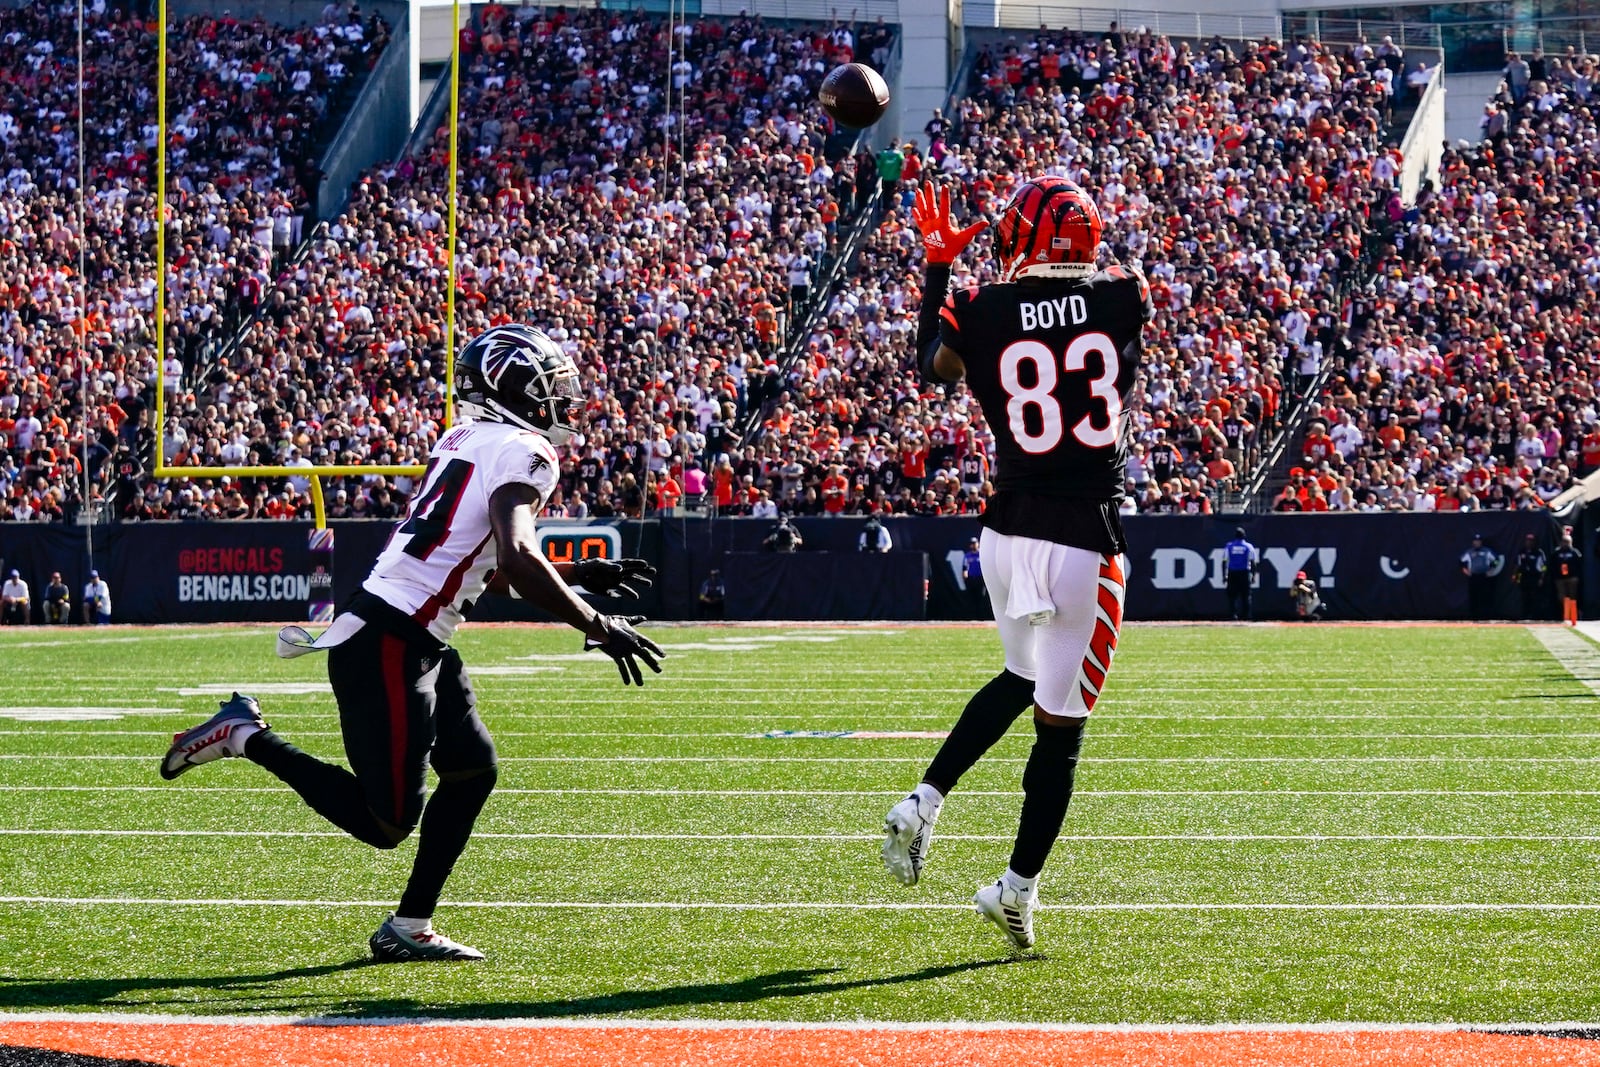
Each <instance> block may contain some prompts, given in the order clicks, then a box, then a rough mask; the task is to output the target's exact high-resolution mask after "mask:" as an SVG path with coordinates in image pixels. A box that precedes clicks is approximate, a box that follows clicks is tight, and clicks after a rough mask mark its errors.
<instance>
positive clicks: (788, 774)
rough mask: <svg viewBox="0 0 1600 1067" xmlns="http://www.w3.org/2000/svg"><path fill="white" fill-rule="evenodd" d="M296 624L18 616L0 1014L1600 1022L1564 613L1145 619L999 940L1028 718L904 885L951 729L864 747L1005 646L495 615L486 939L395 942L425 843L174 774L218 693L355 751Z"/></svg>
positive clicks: (1586, 761)
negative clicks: (632, 636)
mask: <svg viewBox="0 0 1600 1067" xmlns="http://www.w3.org/2000/svg"><path fill="white" fill-rule="evenodd" d="M273 629H274V628H272V627H258V628H218V629H209V630H206V629H177V628H174V629H154V630H130V629H115V630H99V631H94V632H92V633H91V632H84V631H81V630H73V631H59V630H43V629H30V630H23V631H17V630H11V631H5V632H0V662H3V663H4V665H5V666H4V672H3V674H4V689H3V691H0V794H3V805H0V1009H5V1010H9V1011H21V1010H39V1011H45V1010H52V1011H126V1012H142V1013H152V1012H153V1013H166V1012H181V1013H187V1014H196V1013H200V1014H204V1013H223V1014H228V1015H243V1014H255V1013H268V1014H275V1015H295V1016H397V1015H428V1016H446V1017H533V1018H539V1017H565V1016H603V1017H611V1018H656V1019H759V1020H857V1019H872V1020H905V1021H915V1020H1009V1021H1026V1022H1045V1021H1078V1022H1094V1023H1181V1022H1223V1021H1238V1022H1303V1021H1329V1020H1365V1021H1393V1022H1400V1021H1412V1022H1443V1021H1470V1022H1483V1023H1490V1022H1530V1023H1532V1022H1540V1021H1556V1020H1580V1019H1593V1018H1596V1017H1600V986H1597V983H1596V982H1595V981H1594V979H1593V966H1592V963H1593V959H1594V953H1595V946H1596V945H1597V943H1600V912H1597V911H1596V910H1592V909H1595V908H1597V907H1600V870H1597V869H1596V859H1597V856H1600V705H1597V704H1596V699H1595V695H1594V693H1593V692H1591V690H1590V688H1589V686H1588V685H1587V684H1586V680H1587V681H1596V680H1600V656H1597V655H1596V650H1595V649H1594V647H1593V646H1591V645H1589V644H1588V643H1587V642H1586V641H1585V640H1584V639H1583V638H1581V637H1578V636H1577V635H1575V634H1572V633H1570V632H1568V631H1563V630H1559V629H1556V628H1549V629H1545V630H1542V631H1534V630H1529V629H1526V628H1523V627H1486V628H1467V627H1426V626H1419V627H1332V626H1326V627H1325V626H1316V627H1306V628H1295V627H1279V626H1261V627H1198V626H1197V627H1183V626H1131V627H1129V628H1128V630H1127V631H1126V632H1125V634H1124V637H1123V642H1122V647H1121V648H1120V650H1119V652H1118V656H1117V661H1116V667H1115V669H1114V671H1113V673H1112V677H1111V680H1110V682H1109V683H1108V689H1107V694H1106V696H1104V697H1103V698H1102V700H1101V702H1100V704H1099V706H1098V707H1097V708H1096V710H1095V713H1094V717H1093V720H1092V722H1091V725H1090V728H1089V735H1088V740H1087V742H1086V745H1085V750H1084V760H1083V763H1082V765H1081V767H1080V770H1079V775H1078V793H1077V795H1076V796H1075V798H1074V800H1073V803H1072V809H1071V811H1070V812H1069V814H1068V818H1067V827H1066V831H1065V834H1064V835H1063V838H1062V840H1061V842H1060V843H1059V844H1058V846H1057V848H1056V851H1055V853H1054V855H1053V856H1052V858H1051V862H1050V865H1049V866H1048V867H1047V869H1046V872H1045V879H1044V883H1043V886H1042V899H1043V900H1044V901H1045V903H1046V904H1047V905H1048V909H1047V910H1045V911H1044V912H1042V913H1041V914H1040V916H1039V919H1038V930H1039V937H1040V943H1039V951H1038V952H1037V953H1035V954H1033V955H1029V956H1025V957H1013V956H1012V955H1011V954H1010V953H1008V952H1007V951H1006V949H1005V947H1004V945H1003V942H1002V939H1001V938H1000V936H999V934H998V932H997V931H996V930H994V929H993V928H992V927H990V926H989V925H987V924H986V923H984V922H983V921H981V920H980V919H978V918H977V917H975V916H974V915H973V914H972V913H971V910H970V907H969V901H970V898H971V895H972V893H973V891H974V890H975V889H976V888H977V887H978V886H979V885H980V884H982V883H984V882H987V881H989V880H992V879H993V878H994V877H995V876H996V875H997V874H998V873H999V872H1000V871H1002V870H1003V869H1004V867H1005V862H1006V858H1007V855H1008V853H1009V849H1010V840H1011V833H1012V831H1013V830H1014V828H1015V819H1016V814H1017V810H1018V807H1019V805H1020V802H1021V796H1020V792H1019V790H1020V784H1019V783H1020V779H1021V775H1022V766H1023V762H1024V760H1025V759H1026V756H1027V752H1028V745H1029V743H1030V741H1031V733H1032V731H1031V727H1030V726H1029V725H1028V724H1027V722H1026V721H1023V722H1021V723H1019V724H1018V726H1017V727H1016V728H1015V729H1014V730H1013V732H1012V733H1011V735H1010V736H1008V737H1007V738H1006V739H1005V740H1004V741H1003V742H1002V743H1001V744H1000V745H999V746H997V748H996V749H995V750H994V751H993V753H991V755H990V757H989V759H987V760H986V761H985V762H983V763H981V764H980V765H979V766H978V767H977V768H976V769H975V770H974V771H973V772H972V773H971V774H970V775H969V776H968V778H967V779H966V780H964V781H963V782H962V785H961V788H960V790H958V791H957V792H956V793H955V794H954V795H953V796H952V798H951V800H950V802H949V803H948V804H947V806H946V808H945V813H944V816H943V818H942V819H941V821H940V823H939V833H938V836H937V838H936V842H935V845H934V848H933V851H932V855H931V858H930V864H929V867H928V869H927V871H926V872H925V875H924V878H923V882H922V884H921V885H920V886H919V887H917V888H916V889H905V888H903V887H901V886H899V885H897V884H894V883H892V882H891V881H890V880H889V878H888V877H887V875H886V874H885V872H884V871H883V869H882V866H881V863H880V861H879V858H878V842H879V834H878V827H879V826H880V824H881V819H882V816H883V812H884V811H885V810H886V809H887V808H888V807H889V805H890V804H892V803H893V802H894V801H895V800H897V799H898V798H899V797H901V796H903V795H904V794H905V792H906V791H907V790H908V789H909V788H910V787H911V786H912V785H914V784H915V783H916V781H917V780H918V777H919V775H920V773H921V771H922V768H923V766H924V764H925V762H926V760H927V759H928V758H929V757H930V756H931V755H932V753H933V751H934V750H935V748H936V747H937V745H938V740H937V739H936V738H934V737H929V736H902V737H872V736H839V735H848V734H851V733H856V734H874V733H876V734H883V733H888V734H897V733H899V734H912V735H916V734H927V733H930V732H937V731H943V730H945V729H947V728H948V727H949V725H950V724H951V723H952V722H953V721H954V718H955V716H956V714H957V713H958V712H959V710H960V708H961V707H962V705H963V704H964V703H965V700H966V698H967V696H968V695H969V694H970V692H971V691H972V690H973V689H974V688H975V687H976V686H978V685H980V684H981V683H982V682H983V681H985V680H986V679H987V678H988V677H990V676H991V675H992V674H993V673H994V671H995V670H996V669H997V667H998V658H997V642H996V639H995V637H994V635H993V633H992V631H991V630H989V629H986V628H982V627H938V628H935V627H928V628H922V627H904V628H890V627H885V628H846V627H835V628H827V627H803V626H795V627H771V628H763V629H748V628H737V629H735V628H703V627H697V628H690V627H685V628H670V629H669V628H658V629H657V630H656V631H655V632H656V634H657V636H658V637H659V638H660V639H661V641H662V643H663V644H664V645H666V646H667V647H668V649H669V652H670V655H671V658H670V659H669V660H668V661H667V672H666V673H665V674H664V675H662V676H660V677H659V678H657V677H652V678H650V681H649V684H648V685H647V686H646V687H645V688H644V689H643V690H642V691H641V690H635V689H625V688H623V687H622V686H620V685H619V684H617V677H616V672H615V669H614V668H613V667H612V665H611V664H610V662H609V661H607V660H604V659H602V658H600V657H598V656H594V655H590V656H585V655H582V654H580V653H577V652H576V651H575V648H576V646H577V644H578V640H577V638H575V636H574V635H573V634H571V633H570V632H566V631H561V630H555V629H545V628H512V627H507V628H501V627H484V628H469V629H467V630H465V631H464V632H463V633H462V634H461V635H460V637H459V640H458V642H457V643H458V646H459V647H460V648H461V650H462V652H463V654H464V656H465V657H466V661H467V663H468V664H469V667H471V668H472V669H473V675H474V679H475V683H476V686H477V689H478V695H479V700H480V706H481V708H482V711H483V714H484V717H485V719H486V720H487V722H488V723H489V726H490V728H491V730H492V731H493V732H494V734H495V737H496V740H497V743H498V745H499V748H500V753H501V757H502V760H503V764H502V768H501V777H500V789H499V791H498V792H497V793H496V795H495V796H494V797H493V798H492V799H491V800H490V802H489V806H488V808H487V810H486V811H485V813H484V817H483V819H482V820H481V821H480V823H479V833H478V835H477V836H476V837H475V838H474V841H473V843H472V844H471V846H470V847H469V848H468V851H467V853H466V855H465V856H464V857H463V859H462V862H461V864H460V865H459V867H458V868H457V871H456V874H455V876H454V877H453V878H452V880H451V882H450V884H449V885H448V886H447V888H446V897H445V899H446V903H445V905H444V906H443V907H441V909H440V912H439V915H438V917H437V921H438V923H439V925H440V927H441V928H442V929H444V930H445V931H446V932H448V933H450V934H451V935H452V936H455V937H457V938H458V939H461V940H464V941H467V942H470V943H472V944H475V945H477V946H478V947H480V948H482V949H484V950H485V951H486V952H487V953H489V956H490V959H489V961H488V962H487V963H485V964H482V965H476V966H466V965H460V966H426V965H409V966H373V965H369V964H367V963H366V938H367V936H368V934H370V933H371V931H372V930H373V929H374V928H375V927H376V925H377V923H378V922H379V921H381V920H382V918H383V916H384V914H385V910H386V908H388V907H391V906H392V902H393V900H394V899H395V897H396V896H397V895H398V893H399V890H400V887H401V885H402V883H403V881H404V877H405V873H406V870H407V869H408V866H409V863H410V857H411V853H412V848H413V845H414V839H413V841H412V842H408V843H407V844H406V845H404V846H402V847H401V848H400V849H398V850H396V851H394V852H389V853H380V852H375V851H372V850H370V849H368V848H366V847H365V846H362V845H360V844H358V843H356V842H354V841H351V840H348V839H345V838H344V837H342V836H340V835H339V834H338V833H337V832H335V831H332V829H331V828H330V827H328V826H327V825H326V824H325V823H323V822H321V821H320V820H319V819H318V818H317V817H316V816H315V815H314V814H312V813H311V812H310V811H309V810H307V809H305V808H304V807H302V806H301V804H300V803H299V801H298V800H297V798H296V797H295V796H294V795H293V794H292V793H290V792H289V791H288V790H287V789H286V788H284V787H282V786H280V785H279V784H278V782H277V781H276V779H274V778H272V777H271V776H270V775H268V774H267V773H266V772H264V771H262V770H261V769H259V768H257V767H254V766H252V765H250V764H249V763H247V762H245V761H243V760H230V761H226V762H222V763H217V764H212V765H208V766H205V767H202V768H199V769H197V770H195V771H192V772H190V773H189V774H187V775H186V776H184V777H183V778H181V779H180V780H178V781H177V782H173V783H170V784H169V783H165V782H162V781H161V780H160V778H159V777H158V776H157V774H156V767H157V761H158V758H159V757H160V755H161V754H162V752H163V751H164V749H165V746H166V743H167V741H168V739H169V737H170V735H171V733H172V732H173V731H175V730H177V729H180V728H183V727H186V726H189V725H192V724H193V723H195V722H197V721H199V720H200V719H201V718H203V717H205V716H206V715H208V714H210V712H211V711H212V710H214V709H215V707H216V704H217V701H218V700H219V699H222V698H225V697H226V695H227V692H228V691H229V690H230V689H232V688H235V687H237V688H238V689H240V690H241V691H245V692H252V693H255V694H257V695H258V696H259V697H260V700H261V703H262V705H263V707H264V708H265V709H266V712H267V715H268V718H269V719H270V720H271V721H272V723H273V725H274V727H275V728H276V729H277V730H278V731H279V732H280V733H283V734H284V735H286V736H288V737H290V738H291V739H293V740H295V741H296V742H297V743H299V744H301V745H302V747H304V748H306V749H308V750H309V751H312V752H314V753H317V754H319V755H325V756H328V757H338V755H339V753H340V751H341V750H340V743H339V736H338V733H337V718H336V715H335V712H334V708H333V706H332V700H331V697H330V696H329V695H328V694H327V692H326V688H325V685H324V680H323V676H322V673H321V672H322V670H323V663H322V660H321V659H320V657H315V656H308V657H306V658H303V659H300V660H296V661H293V662H282V661H279V660H277V659H275V658H274V657H273V655H272V634H273ZM1547 643H1548V646H1549V647H1547ZM219 694H220V696H219ZM47 709H53V710H47ZM785 731H795V732H816V733H820V734H824V735H833V736H816V737H795V736H788V737H781V736H768V735H771V734H778V733H782V732H785Z"/></svg>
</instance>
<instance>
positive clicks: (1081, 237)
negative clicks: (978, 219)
mask: <svg viewBox="0 0 1600 1067" xmlns="http://www.w3.org/2000/svg"><path fill="white" fill-rule="evenodd" d="M1101 228H1102V227H1101V222H1100V211H1099V209H1098V208H1096V207H1095V205H1094V200H1093V199H1092V198H1091V197H1090V196H1089V194H1088V193H1086V192H1084V191H1083V190H1082V189H1081V188H1079V187H1078V186H1077V185H1076V184H1074V183H1073V182H1071V181H1069V180H1067V179H1066V178H1036V179H1034V180H1033V181H1029V182H1024V183H1023V184H1022V185H1020V186H1018V187H1017V190H1016V192H1014V193H1012V194H1011V199H1010V200H1009V201H1007V202H1006V206H1005V208H1004V209H1003V210H1002V211H1001V213H1000V224H999V226H997V227H996V228H995V252H996V254H997V255H998V256H999V257H1000V278H1001V280H1002V281H1008V282H1009V281H1015V280H1016V279H1018V278H1037V277H1056V278H1083V277H1087V276H1088V275H1090V274H1092V273H1093V272H1094V264H1095V253H1096V251H1097V250H1098V249H1099V247H1100V233H1101Z"/></svg>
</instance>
